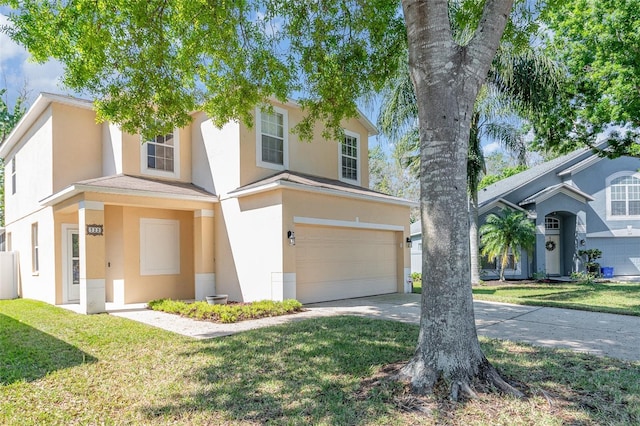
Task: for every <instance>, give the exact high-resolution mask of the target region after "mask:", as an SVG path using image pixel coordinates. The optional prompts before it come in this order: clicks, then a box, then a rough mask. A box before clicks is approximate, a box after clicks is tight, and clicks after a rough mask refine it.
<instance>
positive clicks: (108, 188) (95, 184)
mask: <svg viewBox="0 0 640 426" xmlns="http://www.w3.org/2000/svg"><path fill="white" fill-rule="evenodd" d="M83 192H101V193H106V194H121V195H134V196H140V197H158V198H170V199H175V200H188V201H208V202H216V201H218V197H217V196H216V195H215V194H211V193H210V192H207V191H205V190H204V189H202V188H199V187H197V186H195V185H193V184H191V183H184V182H172V181H163V180H159V179H150V178H146V177H141V176H130V175H123V174H119V175H112V176H104V177H99V178H95V179H87V180H83V181H80V182H76V183H74V184H71V185H69V186H68V187H66V188H65V189H63V190H62V191H59V192H57V193H55V194H52V195H50V196H48V197H47V198H45V199H44V200H41V201H40V202H41V203H42V204H43V205H47V206H53V205H55V204H58V203H59V202H61V201H64V200H66V199H68V198H71V197H73V196H75V195H77V194H80V193H83Z"/></svg>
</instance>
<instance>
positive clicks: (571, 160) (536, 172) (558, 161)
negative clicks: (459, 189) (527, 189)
mask: <svg viewBox="0 0 640 426" xmlns="http://www.w3.org/2000/svg"><path fill="white" fill-rule="evenodd" d="M590 156H595V154H594V153H593V152H592V151H591V149H590V148H581V149H577V150H575V151H573V152H570V153H569V154H566V155H563V156H561V157H558V158H554V159H553V160H550V161H546V162H544V163H541V164H538V165H537V166H534V167H531V168H530V169H527V170H525V171H523V172H520V173H518V174H516V175H513V176H510V177H508V178H506V179H502V180H500V181H498V182H496V183H494V184H492V185H489V186H487V187H486V188H483V189H482V190H480V191H478V205H479V206H483V205H485V204H487V203H490V202H492V201H495V200H496V199H499V198H503V197H505V196H506V195H508V194H510V193H511V192H513V191H515V190H517V189H519V188H522V187H523V186H524V185H527V184H529V183H531V182H532V181H534V180H536V179H538V178H540V177H542V176H543V175H545V174H547V173H550V172H554V171H555V172H556V173H560V172H561V171H564V170H565V169H568V168H570V167H571V166H572V165H573V164H575V163H576V162H578V161H582V160H584V159H585V158H587V157H590Z"/></svg>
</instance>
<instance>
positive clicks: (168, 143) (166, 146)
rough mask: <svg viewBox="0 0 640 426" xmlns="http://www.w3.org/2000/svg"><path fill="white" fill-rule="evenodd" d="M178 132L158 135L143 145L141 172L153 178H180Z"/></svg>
mask: <svg viewBox="0 0 640 426" xmlns="http://www.w3.org/2000/svg"><path fill="white" fill-rule="evenodd" d="M179 152H180V145H179V140H178V132H177V131H174V132H173V133H167V134H166V135H158V136H156V137H155V138H153V139H150V140H147V141H145V142H144V143H143V144H142V152H141V155H140V157H141V160H142V164H141V170H142V173H144V174H148V175H152V176H162V177H173V178H179V177H180V170H179V168H180V161H179V159H180V155H179Z"/></svg>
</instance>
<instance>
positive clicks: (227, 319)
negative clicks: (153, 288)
mask: <svg viewBox="0 0 640 426" xmlns="http://www.w3.org/2000/svg"><path fill="white" fill-rule="evenodd" d="M148 306H149V309H152V310H154V311H162V312H167V313H171V314H178V315H182V316H185V317H188V318H195V319H198V320H208V321H215V322H222V323H233V322H238V321H243V320H249V319H258V318H264V317H274V316H279V315H286V314H291V313H294V312H300V311H302V303H300V302H298V301H297V300H293V299H288V300H285V301H283V302H275V301H273V300H261V301H258V302H253V303H232V304H228V305H209V304H208V303H207V302H202V301H200V302H193V303H187V302H182V301H179V300H171V299H160V300H153V301H151V302H149V303H148Z"/></svg>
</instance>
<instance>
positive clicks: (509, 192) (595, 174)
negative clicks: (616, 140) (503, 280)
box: [411, 149, 640, 278]
mask: <svg viewBox="0 0 640 426" xmlns="http://www.w3.org/2000/svg"><path fill="white" fill-rule="evenodd" d="M478 202H479V217H480V218H479V221H480V225H482V224H483V223H484V221H485V219H486V217H487V215H489V214H490V213H496V212H498V211H499V210H500V209H501V208H505V207H506V208H510V209H514V210H520V211H524V212H526V213H527V214H528V216H529V218H531V220H533V221H535V224H536V234H537V235H536V247H535V249H534V252H533V256H528V255H527V254H526V253H522V255H521V257H520V261H519V262H517V263H514V262H513V261H512V262H510V267H509V268H508V270H507V271H506V272H505V276H506V277H507V278H530V277H532V275H533V274H534V273H535V272H544V273H546V274H547V275H549V276H568V275H570V274H571V273H572V272H575V271H583V270H584V260H585V259H583V258H581V257H580V256H578V250H582V249H590V248H597V249H600V250H602V258H601V259H598V262H599V263H600V265H601V266H603V267H613V270H614V274H615V275H617V276H638V275H640V159H638V158H630V157H620V158H617V159H614V160H611V159H607V158H601V157H598V156H597V155H595V154H593V153H592V152H591V150H589V149H580V150H577V151H574V152H572V153H570V154H567V155H565V156H562V157H559V158H556V159H554V160H551V161H548V162H546V163H543V164H540V165H538V166H535V167H532V168H531V169H528V170H526V171H524V172H522V173H519V174H517V175H515V176H511V177H509V178H507V179H504V180H501V181H499V182H496V183H495V184H493V185H490V186H488V187H486V188H484V189H483V190H481V191H480V192H479V193H478ZM414 225H415V224H414ZM415 226H417V229H418V234H416V235H414V233H413V230H414V228H413V225H412V228H411V234H412V235H411V238H412V239H414V240H415V241H414V243H413V248H412V250H411V260H412V262H411V266H412V272H414V271H420V264H419V263H418V264H417V265H416V267H417V269H414V262H413V260H414V257H415V258H417V259H419V258H420V257H421V253H418V252H417V251H418V247H419V245H418V242H419V241H420V240H421V238H420V237H421V235H420V231H419V229H420V225H415ZM420 251H421V250H420ZM495 276H497V271H496V268H495V266H494V265H490V264H487V263H486V261H485V262H483V277H486V278H492V277H495Z"/></svg>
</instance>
